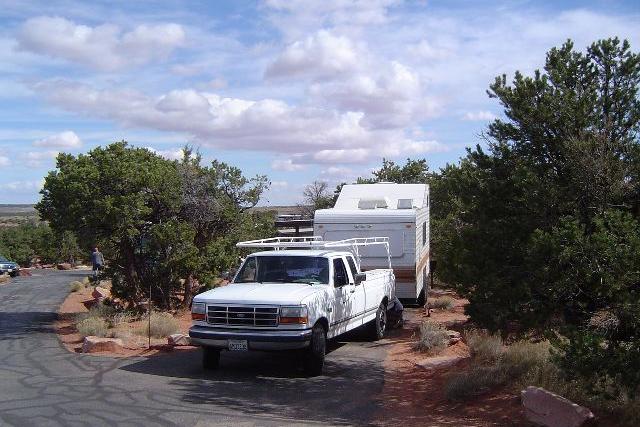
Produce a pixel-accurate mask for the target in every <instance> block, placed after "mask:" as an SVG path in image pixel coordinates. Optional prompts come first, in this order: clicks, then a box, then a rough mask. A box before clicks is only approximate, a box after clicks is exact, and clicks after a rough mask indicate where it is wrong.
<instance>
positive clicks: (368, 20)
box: [266, 0, 400, 39]
mask: <svg viewBox="0 0 640 427" xmlns="http://www.w3.org/2000/svg"><path fill="white" fill-rule="evenodd" d="M398 3H400V0H353V1H344V0H317V1H309V0H267V1H266V5H267V7H268V8H270V10H271V15H270V19H271V22H273V23H274V24H275V25H276V27H278V29H279V30H280V31H282V32H283V33H284V34H285V35H286V36H287V37H289V39H296V38H300V36H301V35H303V34H308V33H309V32H313V31H315V30H317V29H320V28H326V27H330V28H331V27H338V28H342V27H346V28H350V29H358V28H360V27H364V26H369V25H372V26H376V25H382V24H384V23H386V22H387V20H388V8H389V7H390V6H393V5H395V4H398Z"/></svg>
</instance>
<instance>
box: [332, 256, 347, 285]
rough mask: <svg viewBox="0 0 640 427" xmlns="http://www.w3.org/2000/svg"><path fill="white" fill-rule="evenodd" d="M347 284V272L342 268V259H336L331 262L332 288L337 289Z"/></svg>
mask: <svg viewBox="0 0 640 427" xmlns="http://www.w3.org/2000/svg"><path fill="white" fill-rule="evenodd" d="M347 283H348V280H347V270H346V268H344V262H342V259H340V258H336V259H334V260H333V286H335V287H336V288H338V287H340V286H344V285H346V284H347Z"/></svg>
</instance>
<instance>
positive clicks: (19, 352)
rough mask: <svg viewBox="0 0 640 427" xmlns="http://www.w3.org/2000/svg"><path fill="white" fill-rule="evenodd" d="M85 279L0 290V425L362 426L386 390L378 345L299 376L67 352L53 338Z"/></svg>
mask: <svg viewBox="0 0 640 427" xmlns="http://www.w3.org/2000/svg"><path fill="white" fill-rule="evenodd" d="M83 275H86V273H83V272H75V271H74V272H58V271H37V272H35V273H34V275H33V276H32V277H19V278H16V279H13V280H12V282H11V283H10V284H8V285H5V286H0V424H2V425H15V426H21V427H23V426H31V425H38V426H57V425H64V426H75V425H78V426H97V425H114V424H117V425H132V426H133V425H185V426H188V425H198V426H214V425H216V426H217V425H221V426H226V425H234V426H253V425H260V426H262V425H265V426H266V425H283V424H295V425H304V424H309V425H315V424H333V425H335V424H352V425H365V424H370V423H371V422H372V421H373V417H374V415H375V413H376V411H377V410H378V401H377V399H378V398H379V396H380V392H381V390H382V386H383V384H384V368H383V366H382V362H383V360H384V357H385V350H384V346H383V345H380V344H376V343H369V342H364V341H363V342H358V341H351V342H347V343H336V344H335V345H334V349H333V351H332V352H331V353H330V354H329V355H328V356H327V363H326V366H325V374H324V375H323V376H321V377H315V378H306V377H304V376H303V374H302V372H301V371H299V370H296V369H295V368H294V367H295V366H296V363H295V362H296V361H295V360H294V359H292V358H291V357H290V356H287V355H281V354H270V353H243V354H241V355H240V356H238V355H237V353H234V354H230V353H226V352H223V355H222V358H221V369H220V370H219V371H215V372H203V371H202V369H201V368H200V353H199V351H197V350H194V351H192V352H180V353H176V354H165V355H160V356H156V357H153V358H150V359H145V358H133V359H126V360H122V359H119V360H118V359H111V358H105V357H95V356H88V355H81V354H71V353H69V352H68V351H67V350H66V349H64V348H63V346H62V345H61V344H60V342H59V341H58V338H57V337H56V335H55V333H54V332H53V322H54V321H55V319H56V310H57V308H58V306H59V305H60V303H61V302H62V301H63V300H64V298H65V296H66V294H67V292H68V284H69V282H71V281H72V280H77V279H79V278H81V277H83Z"/></svg>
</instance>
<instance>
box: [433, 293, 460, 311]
mask: <svg viewBox="0 0 640 427" xmlns="http://www.w3.org/2000/svg"><path fill="white" fill-rule="evenodd" d="M455 302H456V301H455V300H454V299H453V298H451V297H448V296H444V297H437V298H429V301H428V302H427V305H428V307H429V308H433V309H438V310H451V309H452V308H453V307H454V306H455Z"/></svg>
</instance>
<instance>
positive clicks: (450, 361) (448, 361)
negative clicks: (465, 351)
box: [416, 356, 466, 369]
mask: <svg viewBox="0 0 640 427" xmlns="http://www.w3.org/2000/svg"><path fill="white" fill-rule="evenodd" d="M463 359H466V357H463V356H436V357H429V358H427V359H424V360H421V361H420V362H417V363H416V365H418V366H420V367H422V368H424V369H436V368H445V367H447V366H451V365H455V364H456V363H458V362H459V361H461V360H463Z"/></svg>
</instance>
